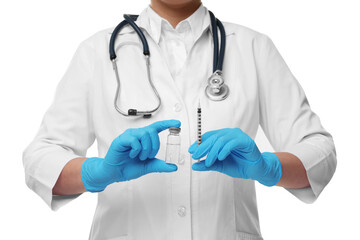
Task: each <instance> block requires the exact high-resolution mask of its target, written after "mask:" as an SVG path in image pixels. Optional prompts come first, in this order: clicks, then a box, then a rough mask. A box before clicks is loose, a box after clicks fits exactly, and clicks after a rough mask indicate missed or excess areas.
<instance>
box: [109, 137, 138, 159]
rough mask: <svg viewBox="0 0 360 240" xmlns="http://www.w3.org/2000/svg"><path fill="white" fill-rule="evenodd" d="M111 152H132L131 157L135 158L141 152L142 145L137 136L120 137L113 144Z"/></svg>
mask: <svg viewBox="0 0 360 240" xmlns="http://www.w3.org/2000/svg"><path fill="white" fill-rule="evenodd" d="M109 150H114V151H115V152H125V151H128V150H130V152H129V157H130V158H135V157H136V156H137V155H138V154H139V152H140V151H141V144H140V141H139V140H138V139H137V138H136V137H135V136H132V135H129V134H126V135H120V136H119V137H117V138H116V139H115V140H114V141H113V142H112V144H111V146H110V149H109Z"/></svg>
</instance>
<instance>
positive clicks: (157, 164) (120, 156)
mask: <svg viewBox="0 0 360 240" xmlns="http://www.w3.org/2000/svg"><path fill="white" fill-rule="evenodd" d="M180 125H181V123H180V121H178V120H165V121H159V122H155V123H153V124H151V125H149V126H146V127H143V128H130V129H127V130H126V131H125V132H124V133H122V134H121V135H120V136H118V137H117V138H115V139H114V141H113V142H112V143H111V146H110V148H109V150H108V152H107V154H106V156H105V158H97V157H94V158H88V159H86V160H85V161H84V163H83V164H82V166H81V179H82V181H83V184H84V186H85V189H86V190H87V191H89V192H101V191H103V190H104V189H105V188H106V186H107V185H109V184H111V183H114V182H122V181H128V180H131V179H136V178H138V177H141V176H143V175H145V174H148V173H152V172H174V171H176V170H177V166H176V165H175V164H168V163H165V162H164V161H162V160H160V159H157V158H155V156H156V154H157V153H158V151H159V148H160V140H159V136H158V133H159V132H161V131H163V130H165V129H167V128H169V127H180Z"/></svg>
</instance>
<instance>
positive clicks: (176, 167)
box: [23, 0, 336, 240]
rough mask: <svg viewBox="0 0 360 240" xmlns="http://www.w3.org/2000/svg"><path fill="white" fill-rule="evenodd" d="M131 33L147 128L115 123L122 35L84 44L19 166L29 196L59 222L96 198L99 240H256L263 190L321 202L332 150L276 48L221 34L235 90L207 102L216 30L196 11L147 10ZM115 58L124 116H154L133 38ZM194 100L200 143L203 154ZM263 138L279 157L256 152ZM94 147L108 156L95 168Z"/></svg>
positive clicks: (135, 120) (157, 0)
mask: <svg viewBox="0 0 360 240" xmlns="http://www.w3.org/2000/svg"><path fill="white" fill-rule="evenodd" d="M215 14H216V12H215ZM136 24H137V25H138V26H139V27H140V29H141V30H142V32H143V33H144V35H145V37H146V39H147V42H148V44H149V49H150V51H151V54H150V58H149V60H150V69H151V77H152V79H153V84H154V86H155V87H156V89H157V91H158V94H159V96H160V98H161V99H162V104H161V106H160V108H159V109H158V110H157V111H156V112H154V113H153V114H152V116H151V117H150V118H143V117H141V116H135V117H134V116H129V117H126V116H123V115H121V114H119V113H118V112H117V110H116V109H115V108H114V102H113V99H114V96H115V94H116V88H117V83H116V78H115V75H114V69H113V65H112V62H111V61H110V60H109V53H108V52H109V41H110V37H111V34H112V32H113V30H114V28H111V29H107V30H104V31H100V32H98V33H96V34H94V35H93V36H91V37H90V38H88V39H87V40H85V41H84V42H82V43H81V44H80V46H79V48H78V49H77V51H76V53H75V56H74V57H73V59H72V61H71V64H70V66H69V67H68V70H67V72H66V74H65V75H64V77H63V79H62V80H61V82H60V84H59V85H58V88H57V92H56V96H55V99H54V102H53V103H52V105H51V106H50V108H49V109H48V111H47V112H46V114H45V116H44V119H43V122H42V125H41V128H40V130H39V132H38V134H37V135H36V137H35V139H34V140H33V142H32V143H31V144H30V145H29V146H28V147H27V149H26V150H25V151H24V155H23V162H24V167H25V173H26V183H27V185H28V186H29V187H30V188H31V189H32V190H34V191H35V192H36V193H37V194H39V195H40V196H41V197H42V198H43V200H44V201H45V202H46V203H47V204H48V205H49V206H50V207H51V209H53V210H56V209H58V208H60V207H62V206H64V205H65V204H66V203H68V202H69V201H71V200H73V199H75V198H76V197H77V196H79V195H80V194H82V193H84V192H86V191H88V192H98V206H97V208H96V213H95V216H94V220H93V225H92V228H91V232H90V239H101V240H110V239H111V240H120V239H132V240H142V239H156V240H160V239H164V240H168V239H174V240H175V239H181V240H184V239H194V240H203V239H204V240H219V239H226V240H235V239H241V240H260V239H262V237H261V233H260V227H259V219H258V213H257V205H256V196H255V181H258V182H260V183H261V184H264V185H266V186H269V187H270V186H275V185H276V186H280V187H284V188H286V189H287V190H288V191H289V192H291V193H292V194H293V195H295V196H296V197H297V198H299V199H300V200H302V201H304V202H307V203H311V202H313V201H315V200H316V198H317V197H318V196H319V194H320V193H321V191H322V190H323V189H324V187H325V186H326V185H327V184H328V182H329V181H330V179H331V177H332V175H333V173H334V171H335V168H336V153H335V147H334V144H333V141H332V137H331V135H330V134H329V133H328V132H327V131H326V130H325V129H324V128H323V127H322V125H321V123H320V120H319V118H318V116H317V115H316V114H315V113H314V112H312V111H311V109H310V106H309V104H308V101H307V99H306V96H305V94H304V92H303V90H302V88H301V86H300V85H299V83H298V81H297V80H296V79H295V77H294V76H293V75H292V73H291V72H290V70H289V68H288V66H287V65H286V63H285V62H284V60H283V58H282V57H281V55H280V54H279V52H278V51H277V49H276V47H275V46H274V44H273V42H272V41H271V39H270V38H269V37H267V36H266V35H264V34H262V33H259V32H256V31H254V30H251V29H249V28H246V27H243V26H241V25H237V24H233V23H223V24H224V28H225V32H226V51H225V58H224V65H223V77H224V79H225V82H226V84H227V85H228V86H229V89H230V91H229V95H228V96H227V98H226V99H224V100H223V101H212V100H210V99H208V97H207V96H206V94H205V91H204V89H205V88H206V85H207V79H208V77H209V76H210V75H211V74H212V73H213V69H212V61H213V37H212V32H213V31H214V30H213V29H212V27H211V22H210V17H209V11H208V10H207V9H206V8H205V7H204V6H203V5H202V3H201V1H200V0H152V1H151V4H150V5H149V6H148V7H147V8H145V9H144V10H143V11H142V12H141V14H140V15H139V17H138V19H137V20H136ZM115 48H116V54H117V59H116V65H117V66H118V68H119V76H120V79H121V88H120V91H119V93H118V99H117V103H118V106H119V107H120V108H121V109H130V108H136V109H154V108H155V107H156V106H157V104H158V99H157V97H156V95H155V94H154V92H153V91H152V86H151V85H150V84H149V82H148V81H147V80H146V79H147V76H146V75H147V74H146V71H147V70H146V65H145V64H144V56H143V55H142V46H141V43H140V41H139V37H138V35H137V34H136V32H135V31H134V30H133V28H131V27H130V26H125V27H124V28H123V29H122V30H121V31H120V32H119V33H118V35H117V40H116V43H115ZM199 101H200V102H201V106H202V131H203V133H204V134H203V135H202V143H201V144H200V145H197V143H196V139H197V136H196V131H197V126H196V124H197V103H198V102H199ZM259 125H260V126H261V127H262V129H263V130H264V132H265V134H266V136H267V137H268V139H269V141H270V142H271V144H272V146H273V147H274V149H275V150H276V152H275V153H270V152H260V150H259V149H258V148H257V146H256V143H255V142H254V141H253V139H254V137H255V135H256V132H257V130H258V127H259ZM180 126H181V151H180V157H181V159H183V160H184V161H183V163H182V164H169V163H165V162H164V161H163V160H164V157H165V148H166V137H167V132H168V131H164V130H167V129H168V128H169V127H180ZM95 139H96V140H97V144H98V151H99V156H98V157H91V158H87V157H85V156H86V151H87V149H88V148H89V147H90V146H91V145H92V144H93V142H94V140H95ZM205 156H207V157H206V159H205V160H204V161H201V162H197V160H196V159H202V158H204V157H205Z"/></svg>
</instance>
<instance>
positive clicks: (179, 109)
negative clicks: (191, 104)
mask: <svg viewBox="0 0 360 240" xmlns="http://www.w3.org/2000/svg"><path fill="white" fill-rule="evenodd" d="M181 109H182V106H181V104H180V103H176V104H175V105H174V110H175V112H180V111H181Z"/></svg>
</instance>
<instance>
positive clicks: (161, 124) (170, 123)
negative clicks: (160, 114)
mask: <svg viewBox="0 0 360 240" xmlns="http://www.w3.org/2000/svg"><path fill="white" fill-rule="evenodd" d="M180 126H181V122H180V121H179V120H175V119H171V120H163V121H158V122H154V123H152V124H150V125H149V126H147V127H150V128H154V129H155V130H156V131H157V132H158V133H159V132H161V131H164V130H165V129H168V128H170V127H180Z"/></svg>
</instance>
